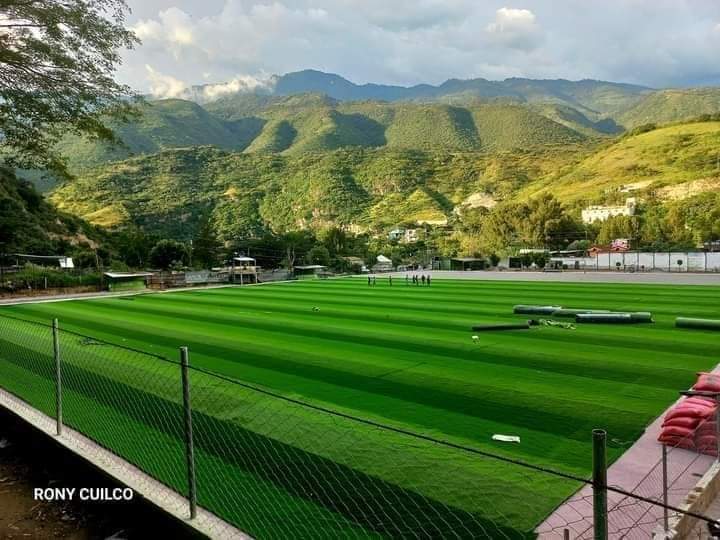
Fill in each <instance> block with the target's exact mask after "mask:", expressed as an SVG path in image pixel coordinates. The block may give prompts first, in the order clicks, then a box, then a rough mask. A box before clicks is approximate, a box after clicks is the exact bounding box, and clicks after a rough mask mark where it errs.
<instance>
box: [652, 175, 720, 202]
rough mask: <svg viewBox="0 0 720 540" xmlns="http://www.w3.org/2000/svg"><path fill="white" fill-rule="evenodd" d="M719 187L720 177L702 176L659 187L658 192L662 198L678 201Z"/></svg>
mask: <svg viewBox="0 0 720 540" xmlns="http://www.w3.org/2000/svg"><path fill="white" fill-rule="evenodd" d="M718 188H720V178H701V179H700V180H693V181H692V182H684V183H682V184H676V185H674V186H667V187H664V188H661V189H658V190H657V194H658V196H659V197H660V198H661V199H667V200H671V201H678V200H682V199H687V198H688V197H693V196H694V195H699V194H700V193H704V192H706V191H716V190H717V189H718Z"/></svg>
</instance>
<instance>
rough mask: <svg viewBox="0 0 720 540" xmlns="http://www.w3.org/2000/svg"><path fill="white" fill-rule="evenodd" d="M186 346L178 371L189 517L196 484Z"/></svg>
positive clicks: (194, 506) (194, 507)
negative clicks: (183, 424) (181, 394)
mask: <svg viewBox="0 0 720 540" xmlns="http://www.w3.org/2000/svg"><path fill="white" fill-rule="evenodd" d="M188 365H189V362H188V348H187V347H180V372H181V374H182V390H183V411H184V420H185V459H186V461H187V478H188V500H189V501H190V519H195V516H196V515H197V484H196V482H195V447H194V445H193V427H192V408H191V406H190V378H189V377H188Z"/></svg>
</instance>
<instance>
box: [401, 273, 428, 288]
mask: <svg viewBox="0 0 720 540" xmlns="http://www.w3.org/2000/svg"><path fill="white" fill-rule="evenodd" d="M421 281H422V284H423V285H427V286H428V287H429V286H430V274H428V275H427V276H426V275H425V274H422V275H421V276H419V277H418V275H417V274H413V277H412V282H413V285H420V282H421ZM405 285H410V276H408V275H407V274H405Z"/></svg>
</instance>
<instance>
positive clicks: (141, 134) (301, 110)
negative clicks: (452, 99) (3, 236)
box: [61, 94, 606, 172]
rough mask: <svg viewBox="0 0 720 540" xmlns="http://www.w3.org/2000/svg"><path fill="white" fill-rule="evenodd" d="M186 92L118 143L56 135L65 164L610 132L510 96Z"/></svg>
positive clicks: (485, 145) (476, 144)
mask: <svg viewBox="0 0 720 540" xmlns="http://www.w3.org/2000/svg"><path fill="white" fill-rule="evenodd" d="M207 107H208V110H205V109H203V108H202V107H200V106H199V105H197V104H195V103H192V102H189V101H182V100H164V101H153V102H149V103H147V104H146V105H145V106H144V107H143V110H142V112H143V114H142V116H140V118H139V119H137V120H136V121H133V122H131V123H128V124H124V125H119V126H114V127H115V128H116V130H117V133H118V135H119V137H120V139H122V141H123V142H124V145H122V146H108V145H107V144H105V143H101V142H96V141H88V140H81V139H78V138H77V137H68V138H67V139H65V140H64V141H63V142H62V144H61V150H62V152H63V154H64V155H65V156H66V157H67V159H68V161H69V163H70V166H71V169H72V170H73V171H75V172H81V171H85V170H88V169H90V168H92V167H95V166H97V165H101V164H104V163H108V162H113V161H120V160H123V159H125V158H128V157H130V156H133V155H149V154H154V153H156V152H158V151H160V150H164V149H169V148H187V147H191V146H205V145H212V146H216V147H218V148H222V149H228V150H243V151H245V152H247V153H283V154H296V155H297V154H303V153H306V152H324V151H334V150H338V149H342V148H388V149H403V150H421V151H430V152H473V151H486V152H496V151H500V150H512V149H515V148H528V147H541V146H548V145H557V144H574V143H579V142H583V141H586V140H588V139H590V138H594V137H601V136H603V135H606V133H604V132H603V130H602V129H601V128H599V129H595V128H594V127H593V126H595V124H594V123H593V122H592V121H590V120H589V119H587V118H585V117H584V116H583V115H582V114H581V113H579V112H577V111H574V113H573V115H572V118H570V115H568V119H563V120H560V121H555V120H554V119H551V118H548V117H547V116H545V115H543V114H542V113H541V111H536V110H534V109H531V108H528V107H524V106H521V105H517V104H509V103H479V102H476V103H473V104H470V105H467V106H462V107H460V106H453V105H446V104H441V103H424V104H419V103H397V104H390V103H383V102H353V103H342V102H338V101H336V100H334V99H331V98H329V97H327V96H323V95H318V94H308V95H301V96H291V97H286V98H261V97H257V96H241V97H236V98H234V99H226V100H222V101H219V102H217V103H214V104H211V105H208V106H207Z"/></svg>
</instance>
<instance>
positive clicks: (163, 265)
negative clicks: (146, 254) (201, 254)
mask: <svg viewBox="0 0 720 540" xmlns="http://www.w3.org/2000/svg"><path fill="white" fill-rule="evenodd" d="M186 259H187V249H186V247H185V244H183V243H181V242H177V241H175V240H160V241H159V242H158V243H157V244H155V246H154V247H153V248H152V250H150V263H151V264H152V265H153V266H156V267H158V268H160V269H162V270H167V269H168V268H171V267H173V266H178V265H182V264H184V263H185V260H186Z"/></svg>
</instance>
